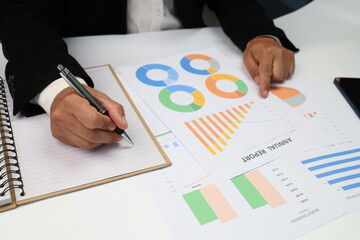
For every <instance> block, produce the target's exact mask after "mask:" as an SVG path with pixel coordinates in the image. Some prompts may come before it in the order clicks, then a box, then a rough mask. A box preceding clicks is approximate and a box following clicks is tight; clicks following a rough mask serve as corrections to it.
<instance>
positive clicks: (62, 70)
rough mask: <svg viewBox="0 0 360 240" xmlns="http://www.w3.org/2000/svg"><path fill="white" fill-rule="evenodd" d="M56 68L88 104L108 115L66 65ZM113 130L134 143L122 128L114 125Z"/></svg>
mask: <svg viewBox="0 0 360 240" xmlns="http://www.w3.org/2000/svg"><path fill="white" fill-rule="evenodd" d="M57 68H58V69H59V71H60V73H59V74H60V76H61V77H62V78H63V79H64V80H65V81H66V82H67V83H68V84H69V85H70V86H71V87H72V88H73V89H75V90H76V91H77V92H78V93H79V94H80V96H82V97H83V98H85V99H87V100H88V101H89V102H90V104H91V105H92V106H93V107H95V108H96V109H97V110H98V112H100V113H101V114H104V115H106V116H109V113H108V111H106V109H105V108H103V106H101V105H100V104H99V103H98V101H96V99H95V98H94V97H93V96H92V95H91V93H89V91H88V90H86V88H85V87H84V86H83V85H82V84H81V83H80V82H79V81H78V80H77V79H76V78H75V77H74V75H73V74H72V73H71V72H70V71H69V69H67V68H66V67H64V66H63V65H61V64H59V65H58V66H57ZM115 132H117V133H118V134H119V135H121V136H122V137H123V138H124V139H125V140H126V141H128V142H129V143H131V144H133V145H134V143H133V142H132V140H131V139H130V137H129V136H128V135H127V134H126V132H125V131H124V130H123V129H120V128H118V127H116V128H115Z"/></svg>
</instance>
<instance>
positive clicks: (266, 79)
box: [259, 51, 274, 97]
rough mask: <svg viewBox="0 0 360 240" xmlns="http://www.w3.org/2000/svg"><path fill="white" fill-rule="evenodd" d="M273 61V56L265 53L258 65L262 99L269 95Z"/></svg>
mask: <svg viewBox="0 0 360 240" xmlns="http://www.w3.org/2000/svg"><path fill="white" fill-rule="evenodd" d="M273 61H274V56H273V54H272V53H271V52H269V51H267V52H266V53H265V54H264V56H263V58H262V59H261V61H260V64H259V87H260V95H261V96H262V97H267V95H268V93H269V89H270V81H271V76H272V74H273Z"/></svg>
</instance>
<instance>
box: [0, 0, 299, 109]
mask: <svg viewBox="0 0 360 240" xmlns="http://www.w3.org/2000/svg"><path fill="white" fill-rule="evenodd" d="M174 3H175V10H176V14H177V15H178V17H179V19H180V21H181V23H182V24H183V27H184V28H195V27H205V24H204V22H203V19H202V10H203V7H204V4H208V6H209V8H210V9H211V10H213V11H214V12H215V13H216V15H217V17H218V19H219V21H220V24H221V26H222V28H223V30H224V32H225V33H226V34H227V35H228V36H229V38H230V39H231V40H232V41H233V42H234V43H235V44H236V45H237V46H238V47H239V48H240V49H242V50H244V49H245V46H246V43H247V42H248V41H249V40H251V39H252V38H254V37H256V36H259V35H264V34H271V35H274V36H277V37H279V39H280V40H281V42H282V44H283V45H284V46H285V47H286V48H288V49H291V50H293V51H296V50H297V49H296V48H295V46H294V45H293V44H292V43H291V42H290V41H289V40H288V39H287V37H286V36H285V34H284V32H283V31H282V30H281V29H279V28H276V27H275V26H274V24H273V22H272V20H270V19H269V18H267V17H265V14H264V12H263V10H262V9H261V7H260V5H258V4H257V2H256V0H174ZM126 5H127V4H126V0H101V1H99V0H0V39H1V41H2V46H3V52H4V55H5V57H6V58H7V59H8V63H7V65H6V71H5V75H6V78H7V79H8V83H9V87H10V92H11V94H12V97H13V101H14V114H17V113H18V112H19V111H23V112H24V114H25V115H27V116H30V115H34V114H39V113H41V112H43V110H42V109H41V108H40V107H39V106H36V105H33V104H30V103H29V101H30V100H31V99H32V98H33V97H34V96H36V95H37V94H38V93H39V92H40V91H41V90H42V89H44V88H45V87H46V86H47V85H48V84H50V83H51V82H52V81H54V80H55V79H57V78H59V73H58V70H57V68H56V66H57V64H59V63H62V64H63V65H65V66H68V68H69V69H71V71H72V72H73V73H74V74H75V75H77V76H79V77H82V78H83V79H85V81H87V83H88V84H89V85H90V86H93V83H92V82H91V80H90V78H89V76H88V75H87V74H86V73H85V71H84V70H83V68H82V67H81V66H80V65H79V63H78V62H77V61H76V60H75V59H74V58H73V57H72V56H71V55H70V54H69V53H68V50H67V46H66V44H65V42H64V41H63V39H62V38H63V37H70V36H84V35H103V34H125V33H126V29H127V24H126ZM38 69H41V71H38Z"/></svg>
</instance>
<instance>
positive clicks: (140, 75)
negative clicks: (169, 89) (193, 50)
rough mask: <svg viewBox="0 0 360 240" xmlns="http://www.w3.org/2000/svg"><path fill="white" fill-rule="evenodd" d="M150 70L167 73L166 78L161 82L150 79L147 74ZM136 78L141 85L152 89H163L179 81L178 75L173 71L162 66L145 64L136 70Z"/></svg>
mask: <svg viewBox="0 0 360 240" xmlns="http://www.w3.org/2000/svg"><path fill="white" fill-rule="evenodd" d="M151 70H162V71H165V72H166V73H167V75H168V76H167V78H165V79H162V80H155V79H150V78H149V77H148V75H147V73H148V72H149V71H151ZM136 77H137V79H139V80H140V81H141V82H142V83H145V84H147V85H150V86H154V87H165V86H169V85H172V84H174V83H175V82H176V81H177V80H178V79H179V74H178V73H177V72H176V71H175V69H173V68H171V67H169V66H166V65H164V64H156V63H155V64H147V65H144V66H142V67H140V68H139V69H138V70H136Z"/></svg>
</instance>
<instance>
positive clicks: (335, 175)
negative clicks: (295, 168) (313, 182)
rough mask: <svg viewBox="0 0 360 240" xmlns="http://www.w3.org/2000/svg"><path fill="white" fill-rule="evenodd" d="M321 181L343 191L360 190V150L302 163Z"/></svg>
mask: <svg viewBox="0 0 360 240" xmlns="http://www.w3.org/2000/svg"><path fill="white" fill-rule="evenodd" d="M301 163H302V164H303V165H304V166H305V167H306V168H307V169H308V170H309V171H310V172H311V173H312V174H313V175H314V177H315V178H316V179H318V180H320V181H324V182H325V183H327V184H329V185H330V186H334V187H336V188H338V189H341V190H343V191H351V190H355V189H357V190H359V189H360V148H355V149H349V150H346V151H341V152H335V153H331V154H325V155H321V156H317V157H313V158H309V159H306V160H303V161H301Z"/></svg>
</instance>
